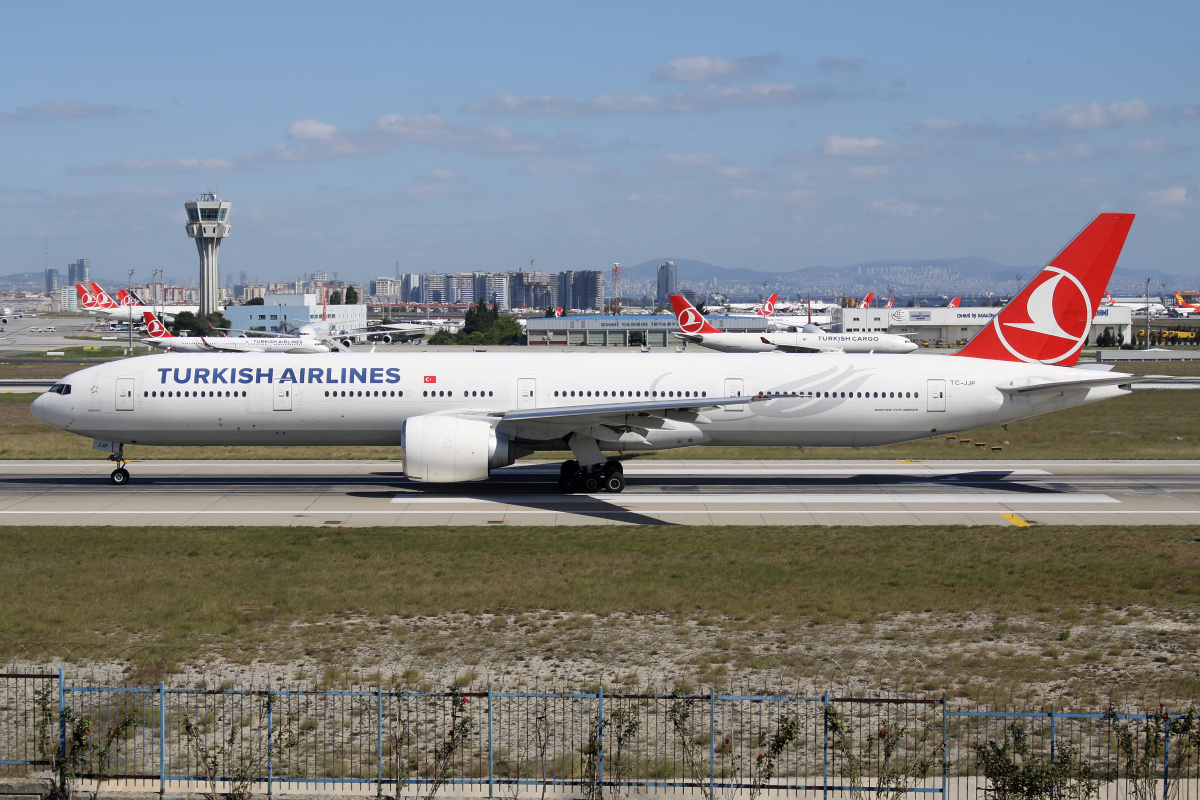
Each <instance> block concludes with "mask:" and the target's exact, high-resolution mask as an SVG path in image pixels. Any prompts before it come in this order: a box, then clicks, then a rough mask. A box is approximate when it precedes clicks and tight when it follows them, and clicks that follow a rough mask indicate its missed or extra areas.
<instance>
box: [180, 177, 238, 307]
mask: <svg viewBox="0 0 1200 800" xmlns="http://www.w3.org/2000/svg"><path fill="white" fill-rule="evenodd" d="M232 206H233V204H232V203H230V202H229V201H227V200H226V201H222V200H218V199H217V196H216V195H215V194H210V193H205V194H202V195H200V199H199V200H189V201H188V202H186V203H184V204H183V207H184V209H185V210H186V211H187V217H188V221H187V226H186V230H187V235H188V236H190V237H192V238H193V239H195V240H196V251H197V252H198V253H199V254H200V298H199V299H200V314H201V316H204V315H207V314H211V313H213V312H214V311H217V310H218V308H217V301H218V300H219V299H220V295H219V290H218V286H219V283H220V281H219V280H218V272H217V251H218V250H220V249H221V241H222V240H223V239H224V238H225V237H226V236H228V235H229V209H230V208H232Z"/></svg>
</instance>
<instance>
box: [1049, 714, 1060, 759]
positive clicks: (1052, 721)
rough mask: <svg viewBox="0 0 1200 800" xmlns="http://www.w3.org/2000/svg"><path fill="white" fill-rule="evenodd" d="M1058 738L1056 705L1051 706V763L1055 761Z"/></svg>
mask: <svg viewBox="0 0 1200 800" xmlns="http://www.w3.org/2000/svg"><path fill="white" fill-rule="evenodd" d="M1057 742H1058V740H1057V739H1056V738H1055V730H1054V706H1050V763H1051V764H1053V763H1054V755H1055V750H1056V748H1055V745H1056V744H1057Z"/></svg>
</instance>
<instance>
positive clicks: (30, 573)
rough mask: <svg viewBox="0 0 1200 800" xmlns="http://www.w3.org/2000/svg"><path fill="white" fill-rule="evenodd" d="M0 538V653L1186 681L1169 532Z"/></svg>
mask: <svg viewBox="0 0 1200 800" xmlns="http://www.w3.org/2000/svg"><path fill="white" fill-rule="evenodd" d="M0 552H4V553H5V558H4V559H0V586H3V587H4V596H5V602H4V603H2V604H0V631H4V632H5V635H4V636H0V650H3V649H4V647H5V643H6V642H9V643H11V642H12V641H14V640H15V641H21V642H30V641H32V642H37V641H46V640H50V641H64V640H65V641H71V642H75V643H80V644H89V643H90V644H103V645H104V646H106V647H110V648H117V649H119V648H120V647H121V646H123V645H134V644H136V645H138V646H145V645H149V644H159V645H164V646H169V647H182V646H184V645H188V646H190V647H192V648H199V649H200V651H201V652H203V653H205V654H207V655H213V654H225V655H226V656H229V657H234V658H238V657H240V658H242V659H253V658H259V657H266V658H269V659H271V663H278V664H287V663H289V662H293V663H294V662H295V661H296V660H304V659H306V658H307V659H310V661H311V659H318V660H321V659H324V660H325V661H326V662H328V663H338V664H347V663H354V664H357V665H359V666H363V667H366V668H370V666H371V665H372V664H375V665H378V664H379V663H380V660H381V657H380V655H379V652H380V649H381V648H392V649H395V650H397V651H403V652H407V653H409V654H412V655H414V656H416V655H419V656H421V657H423V658H426V659H427V660H428V661H429V663H430V664H439V663H446V662H447V661H450V662H454V661H455V660H457V663H460V664H463V663H465V664H476V665H481V664H482V662H485V661H486V662H490V663H491V664H493V665H494V664H504V663H507V664H508V665H509V666H508V668H509V669H515V668H517V667H518V666H519V667H522V668H524V667H527V666H528V665H529V664H530V663H531V662H533V661H535V660H538V659H540V663H541V664H542V665H544V664H547V663H549V664H561V663H565V662H568V661H571V660H580V661H588V660H590V661H591V662H596V661H602V662H605V663H609V664H611V663H618V664H621V665H628V667H629V669H632V667H633V665H645V664H647V663H655V664H659V665H666V666H664V667H662V669H663V670H665V671H666V673H667V674H677V673H671V672H670V670H672V669H674V670H677V671H678V670H691V673H690V674H691V675H693V676H694V677H696V678H697V679H699V680H707V681H719V680H721V679H723V678H727V677H728V676H730V675H732V674H741V673H745V672H747V671H751V672H753V671H760V672H761V671H763V670H779V671H783V672H787V673H788V674H791V675H794V676H804V675H816V674H826V675H828V674H829V670H831V669H832V667H831V666H830V663H831V662H833V663H838V664H842V666H841V667H840V669H842V670H845V671H847V672H848V673H850V672H853V671H855V670H857V671H859V672H866V673H870V672H871V671H872V670H873V669H875V666H874V664H875V663H879V662H878V661H877V659H878V658H880V657H882V658H884V660H885V661H887V662H888V663H892V664H900V665H902V668H901V667H897V668H896V674H894V675H892V678H897V679H898V675H899V673H901V672H902V673H903V674H904V675H905V676H907V677H905V682H906V685H908V686H910V687H911V688H939V687H942V688H949V687H951V686H955V687H957V688H956V689H955V691H960V692H966V693H969V692H970V691H975V690H971V689H969V687H970V686H971V685H973V682H975V681H977V680H978V679H979V678H981V677H984V676H991V680H992V681H993V683H994V682H995V681H1002V682H1006V685H1008V686H1010V687H1011V686H1014V685H1016V684H1019V683H1022V682H1024V683H1030V684H1031V685H1032V683H1033V682H1038V681H1042V682H1045V681H1049V682H1051V683H1054V682H1055V681H1057V682H1059V683H1061V684H1062V686H1067V685H1068V684H1070V685H1075V686H1077V688H1078V687H1083V686H1087V685H1088V684H1089V682H1090V683H1091V684H1093V685H1099V682H1100V671H1104V672H1105V674H1106V675H1107V674H1109V673H1111V675H1112V676H1115V677H1113V680H1115V681H1118V682H1119V681H1124V682H1125V684H1128V685H1127V686H1126V688H1125V689H1124V691H1129V690H1132V689H1133V688H1135V687H1136V686H1138V685H1141V686H1142V687H1143V688H1145V687H1150V686H1154V687H1156V688H1155V691H1158V692H1160V693H1165V695H1163V696H1176V695H1185V696H1186V695H1187V694H1188V693H1191V696H1192V697H1193V698H1195V697H1197V696H1200V678H1197V672H1196V670H1195V669H1194V666H1195V653H1196V647H1197V644H1198V643H1200V624H1198V620H1200V615H1198V614H1197V605H1198V602H1197V601H1198V600H1200V537H1198V536H1197V535H1196V534H1195V532H1194V531H1182V532H1181V531H1180V530H1178V529H1160V528H1152V529H1146V530H1139V529H1131V528H1066V527H1039V528H1035V529H1028V530H1022V529H999V528H977V529H961V528H923V529H920V530H916V529H911V528H870V529H867V528H836V527H835V528H823V529H819V530H814V529H808V528H805V529H800V528H758V529H745V528H737V529H731V528H720V527H706V528H691V527H683V528H679V527H672V528H638V529H636V530H625V529H613V528H573V529H571V530H555V529H547V528H516V529H509V528H506V529H504V530H503V531H496V530H490V529H488V530H484V529H479V528H442V529H419V530H385V529H366V530H363V529H356V530H315V531H314V530H301V529H246V528H240V529H201V528H183V529H174V528H158V529H154V528H135V529H129V530H114V529H112V528H95V529H78V528H65V527H64V528H0ZM499 576H503V579H502V580H500V579H498V578H499ZM1164 631H1170V634H1169V639H1168V640H1165V641H1164V638H1163V637H1164V636H1167V634H1164V633H1163V632H1164ZM77 652H85V651H84V650H80V649H78V648H77ZM264 653H266V654H269V655H267V656H263V654H264ZM370 653H374V654H375V655H374V656H373V657H371V658H368V657H367V655H365V654H370ZM479 653H486V655H479ZM231 654H232V655H231ZM238 654H240V656H239V655H238ZM314 654H315V655H314ZM471 654H475V655H471ZM881 654H884V655H881ZM1160 654H1165V655H1160ZM11 655H12V654H11V653H0V659H3V658H4V657H5V656H11ZM206 657H207V656H206ZM865 659H876V660H875V661H873V662H871V663H870V664H868V665H867V666H863V665H862V664H859V663H858V662H859V661H862V660H865ZM200 660H203V659H200ZM843 662H844V663H843ZM918 664H920V668H919V669H918V667H917V665H918ZM514 665H517V666H514ZM429 669H433V667H429ZM480 669H483V666H482V665H481V666H480ZM533 669H534V670H535V673H534V675H535V677H536V670H537V669H546V667H544V666H538V667H534V668H533ZM938 676H941V677H938ZM964 676H966V677H965V678H964ZM1122 676H1124V677H1122ZM285 677H286V676H285ZM527 677H528V676H527ZM834 677H836V676H834ZM1014 681H1015V682H1016V683H1013V682H1014ZM1076 682H1078V683H1076ZM1056 691H1057V690H1056Z"/></svg>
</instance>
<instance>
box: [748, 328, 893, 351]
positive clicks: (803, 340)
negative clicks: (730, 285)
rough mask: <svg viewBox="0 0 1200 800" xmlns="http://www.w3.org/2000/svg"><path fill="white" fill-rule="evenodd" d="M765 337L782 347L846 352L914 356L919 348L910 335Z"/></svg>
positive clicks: (785, 333) (794, 334)
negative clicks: (908, 354)
mask: <svg viewBox="0 0 1200 800" xmlns="http://www.w3.org/2000/svg"><path fill="white" fill-rule="evenodd" d="M763 338H765V339H767V340H769V341H770V342H771V344H773V345H775V346H776V347H780V348H787V349H795V350H812V351H817V352H820V351H829V350H841V351H842V352H843V353H911V352H912V351H913V350H916V349H917V345H916V343H915V342H913V341H912V340H911V339H909V338H908V337H907V336H897V335H896V334H894V333H825V332H821V333H806V332H804V331H775V332H770V333H765V334H763Z"/></svg>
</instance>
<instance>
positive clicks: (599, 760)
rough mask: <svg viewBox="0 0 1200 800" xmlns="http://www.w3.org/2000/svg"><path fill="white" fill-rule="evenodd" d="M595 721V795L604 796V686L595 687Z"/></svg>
mask: <svg viewBox="0 0 1200 800" xmlns="http://www.w3.org/2000/svg"><path fill="white" fill-rule="evenodd" d="M596 698H597V699H598V700H599V701H600V702H599V703H597V704H596V709H597V714H598V716H597V721H598V723H599V725H600V732H599V734H597V736H596V796H597V797H604V686H602V685H601V686H597V687H596Z"/></svg>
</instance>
